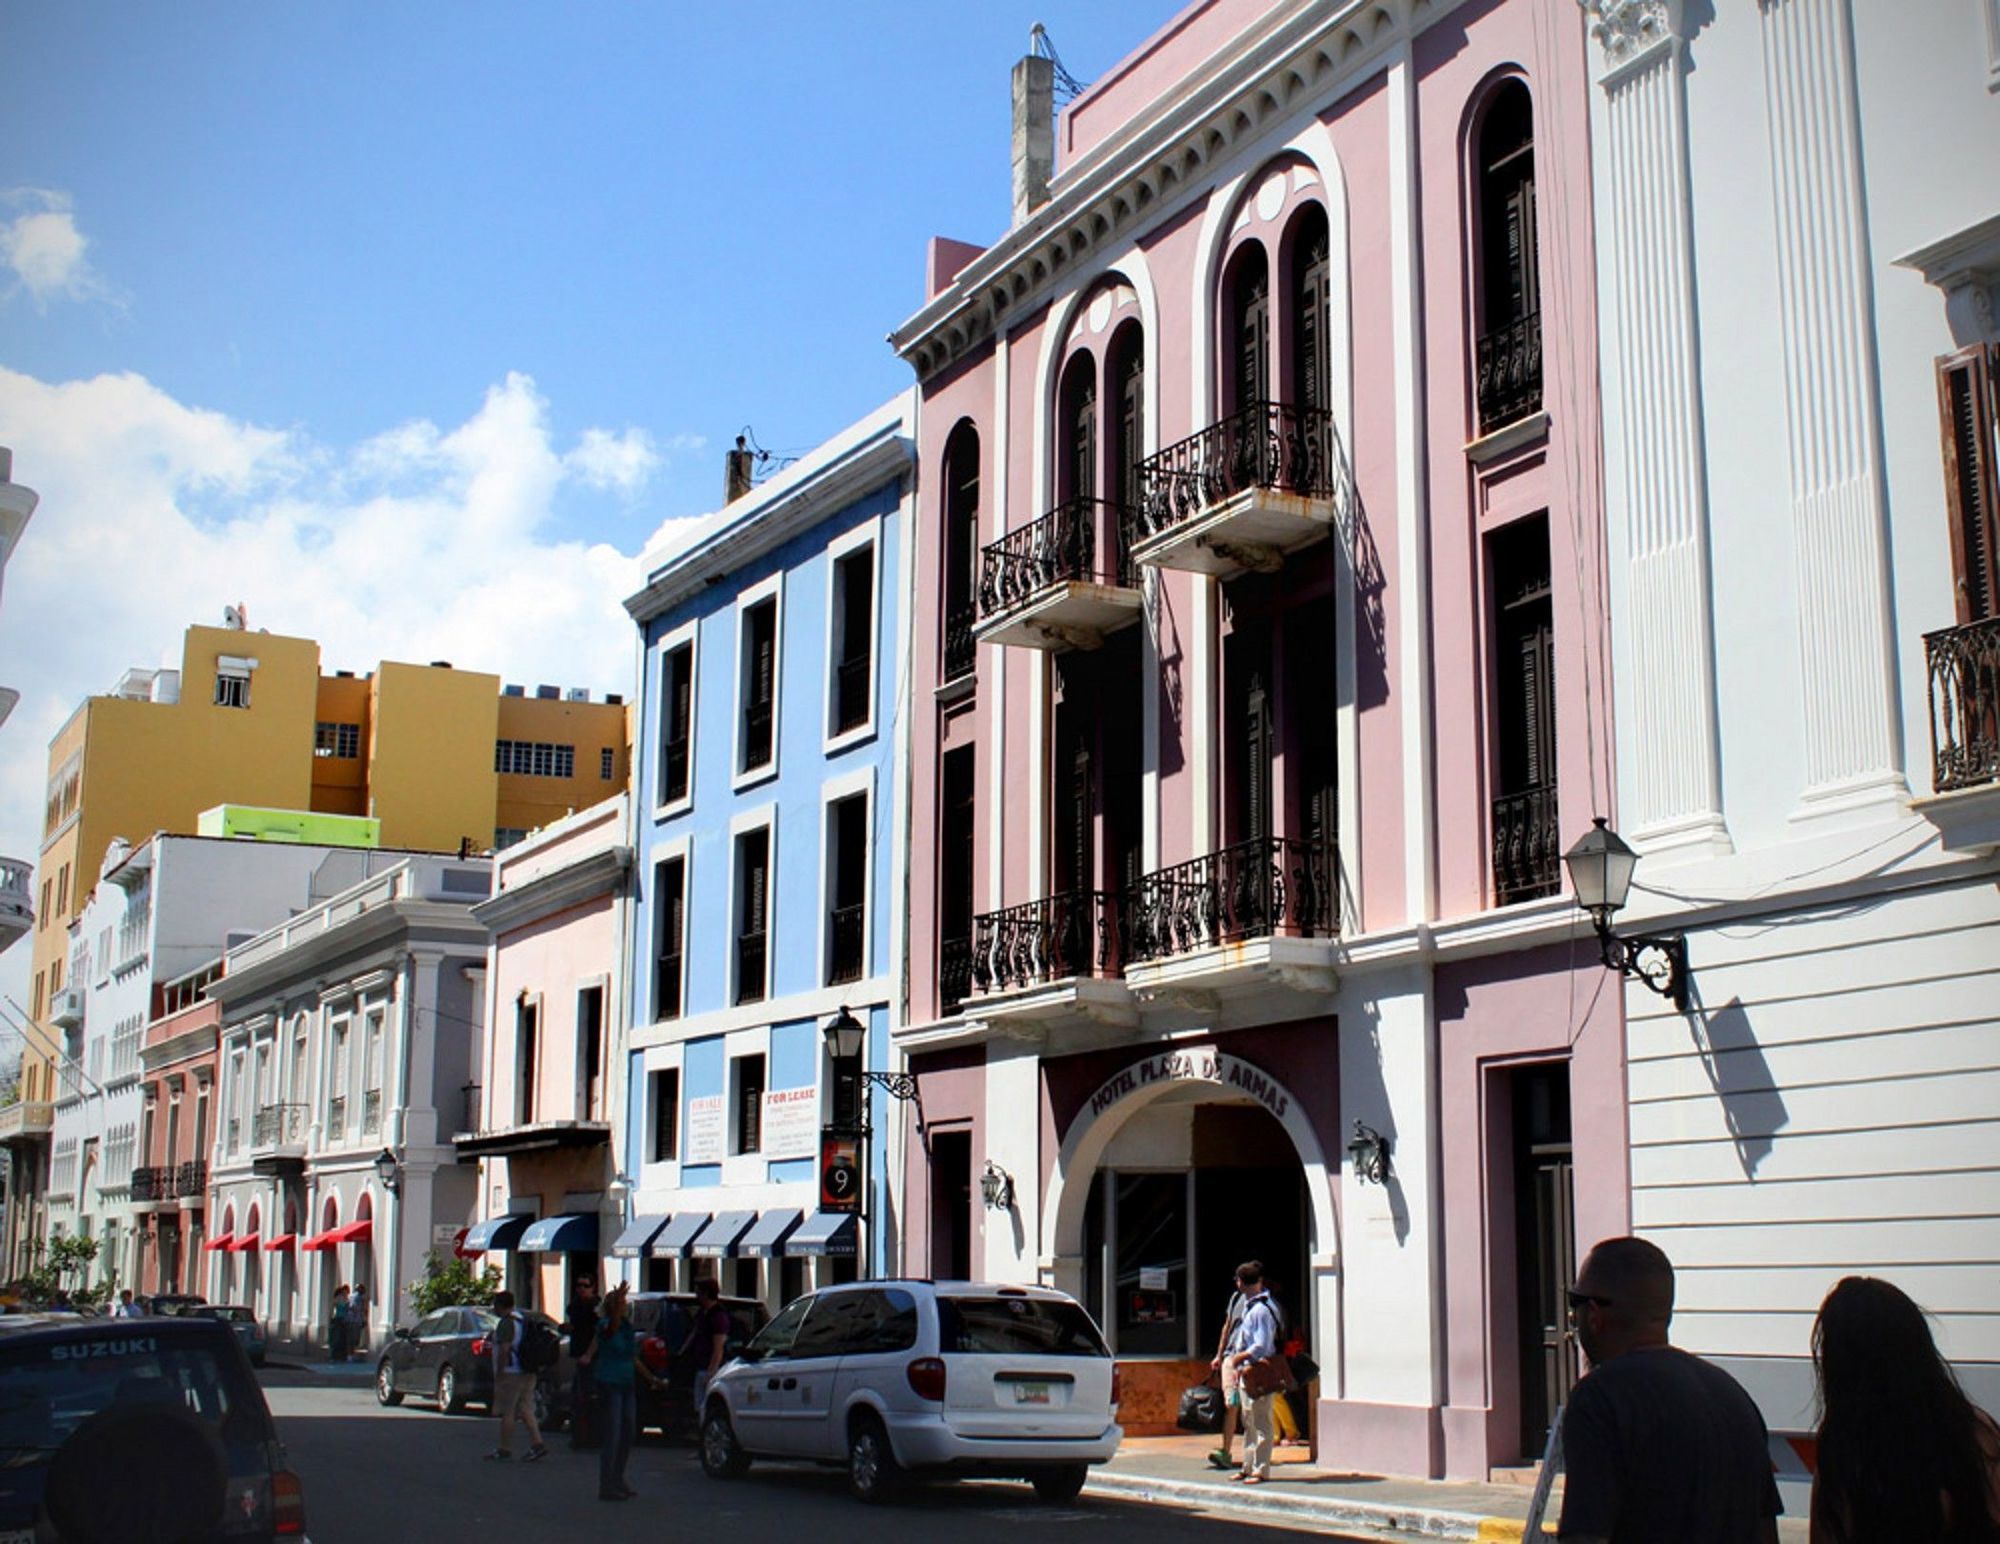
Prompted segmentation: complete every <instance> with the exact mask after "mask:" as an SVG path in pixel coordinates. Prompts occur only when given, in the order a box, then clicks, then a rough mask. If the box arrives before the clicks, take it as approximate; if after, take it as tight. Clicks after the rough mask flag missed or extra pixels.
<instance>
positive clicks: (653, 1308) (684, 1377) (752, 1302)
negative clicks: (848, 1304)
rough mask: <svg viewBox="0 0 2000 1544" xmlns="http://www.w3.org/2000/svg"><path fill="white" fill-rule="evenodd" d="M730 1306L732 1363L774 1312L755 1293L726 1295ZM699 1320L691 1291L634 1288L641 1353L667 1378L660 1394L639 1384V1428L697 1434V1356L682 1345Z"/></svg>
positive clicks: (725, 1302) (727, 1353)
mask: <svg viewBox="0 0 2000 1544" xmlns="http://www.w3.org/2000/svg"><path fill="white" fill-rule="evenodd" d="M722 1306H723V1307H724V1308H726V1309H728V1310H729V1322H730V1334H729V1343H728V1346H727V1348H726V1350H725V1351H724V1352H723V1360H724V1361H728V1360H729V1359H730V1358H731V1357H733V1356H735V1355H736V1353H737V1352H739V1351H741V1350H742V1349H743V1347H744V1346H746V1345H748V1344H749V1343H750V1337H751V1336H753V1335H755V1334H756V1333H757V1331H759V1330H761V1329H762V1328H763V1327H764V1323H765V1321H766V1320H767V1319H769V1318H770V1317H771V1315H770V1311H769V1310H768V1309H766V1308H765V1307H764V1305H763V1303H761V1302H760V1301H758V1300H757V1299H756V1298H754V1297H725V1298H723V1299H722ZM693 1324H694V1294H693V1293H692V1292H634V1293H633V1294H632V1327H633V1329H635V1330H637V1331H638V1332H639V1355H640V1356H641V1357H643V1358H644V1359H645V1363H646V1365H647V1366H648V1367H649V1368H651V1369H652V1370H653V1373H654V1374H655V1375H656V1376H658V1377H662V1378H665V1379H666V1380H667V1386H666V1388H665V1389H663V1390H661V1391H660V1392H658V1393H655V1392H654V1391H653V1390H652V1389H651V1388H650V1387H648V1386H647V1385H645V1384H643V1383H642V1384H640V1386H639V1390H638V1394H639V1429H640V1430H641V1431H645V1430H647V1429H648V1428H651V1429H653V1430H656V1431H658V1432H660V1433H661V1434H662V1435H664V1436H668V1437H687V1438H689V1439H690V1440H692V1438H693V1437H694V1435H695V1432H696V1426H695V1419H694V1375H695V1372H696V1368H695V1365H694V1357H693V1356H692V1355H691V1354H689V1353H688V1352H686V1351H685V1350H684V1349H683V1348H684V1347H685V1346H686V1344H687V1338H688V1330H689V1328H690V1327H691V1326H692V1325H693Z"/></svg>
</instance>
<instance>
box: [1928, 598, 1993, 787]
mask: <svg viewBox="0 0 2000 1544" xmlns="http://www.w3.org/2000/svg"><path fill="white" fill-rule="evenodd" d="M1924 660H1925V664H1926V666H1927V668H1928V671H1929V675H1930V705H1931V789H1932V791H1933V792H1936V793H1950V792H1952V791H1954V790H1956V789H1960V788H1980V787H1984V786H1985V785H1986V784H1988V783H1995V782H2000V617H1988V618H1987V619H1986V620H1985V621H1983V622H1968V623H1966V625H1965V626H1963V627H1947V628H1944V629H1943V630H1942V631H1939V632H1935V633H1926V634H1924Z"/></svg>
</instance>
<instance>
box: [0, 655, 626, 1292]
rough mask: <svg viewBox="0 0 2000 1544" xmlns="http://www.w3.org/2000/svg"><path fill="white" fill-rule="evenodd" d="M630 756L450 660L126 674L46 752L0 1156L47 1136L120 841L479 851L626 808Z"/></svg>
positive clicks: (584, 705) (615, 738) (273, 663)
mask: <svg viewBox="0 0 2000 1544" xmlns="http://www.w3.org/2000/svg"><path fill="white" fill-rule="evenodd" d="M629 750H630V735H629V730H628V717H627V709H626V707H625V705H624V704H623V702H622V700H621V699H620V698H618V697H616V696H600V697H599V698H598V699H597V700H596V701H591V700H589V694H588V693H586V692H582V691H571V692H568V693H564V692H561V691H559V690H558V689H557V688H554V687H547V686H544V687H540V688H537V689H536V690H535V692H534V693H533V694H532V695H531V694H530V693H528V692H527V691H526V690H524V689H523V688H521V687H517V686H508V687H505V688H504V689H503V688H502V684H501V681H500V678H499V677H498V676H495V675H487V674H484V673H481V672H479V671H472V670H458V669H454V668H453V667H452V666H451V665H450V664H448V663H445V662H442V661H439V662H435V663H433V664H430V665H405V664H395V663H390V662H384V663H383V664H381V665H380V666H379V667H378V668H377V669H375V670H374V671H372V672H370V673H369V674H366V675H362V676H356V675H354V674H353V673H352V672H351V671H336V672H335V673H333V674H332V675H323V674H322V673H321V672H320V659H319V645H318V644H317V643H315V642H314V641H313V640H311V639H309V638H285V637H280V636H278V635H277V634H275V633H262V632H257V633H253V632H249V631H246V630H244V629H242V628H240V627H233V626H232V627H190V628H189V629H188V631H187V637H186V639H185V641H184V643H183V645H182V651H181V667H180V669H179V670H178V671H173V670H132V671H128V672H126V674H125V676H124V678H123V679H122V680H120V681H119V683H118V685H117V686H116V687H115V688H114V689H113V690H112V691H111V692H109V693H107V694H105V695H103V696H97V697H89V698H86V699H85V700H84V702H83V703H82V704H81V705H80V706H79V707H78V708H77V710H76V712H75V713H73V714H72V715H70V718H69V721H68V722H67V723H65V724H64V725H63V727H62V728H61V729H60V730H58V731H57V733H56V736H55V738H54V739H53V740H52V741H50V743H49V782H48V808H47V815H46V820H45V823H44V826H43V830H42V850H41V861H40V864H39V866H38V868H37V872H36V885H37V897H36V898H37V900H38V901H39V902H40V905H39V906H38V908H37V910H36V913H35V929H34V963H33V975H32V977H31V982H30V987H29V992H30V1002H29V1009H30V1016H31V1018H32V1020H33V1024H32V1026H31V1035H32V1036H33V1041H32V1042H31V1044H30V1045H29V1047H28V1048H27V1050H26V1052H25V1053H24V1055H23V1059H22V1069H21V1090H20V1103H19V1105H18V1106H17V1107H15V1108H12V1109H10V1110H8V1111H7V1112H5V1114H4V1117H0V1141H4V1142H5V1143H6V1144H7V1145H8V1146H9V1147H10V1148H13V1149H14V1150H15V1156H16V1158H17V1160H19V1159H22V1158H25V1157H28V1156H29V1153H28V1152H26V1151H24V1150H23V1149H24V1148H32V1145H33V1144H34V1142H35V1140H36V1138H37V1137H38V1136H42V1137H45V1136H46V1133H47V1130H48V1120H47V1116H46V1114H45V1113H44V1112H47V1111H48V1110H49V1109H50V1106H49V1104H48V1101H50V1100H51V1099H52V1098H53V1097H54V1094H53V1089H54V1066H53V1061H52V1054H53V1051H54V1048H55V1045H56V1040H55V1033H56V1032H55V1031H54V1030H53V1029H52V1028H51V1027H50V1026H49V1020H50V1018H51V1017H53V1016H54V1014H55V1011H56V1005H57V1000H58V995H59V994H60V993H62V992H63V991H64V990H65V989H66V988H67V987H68V986H69V982H68V981H67V980H66V979H65V976H66V972H67V970H68V968H69V958H68V957H69V924H70V922H71V921H72V920H73V919H74V918H75V917H76V916H77V914H78V913H79V912H80V911H81V910H82V909H83V903H84V900H85V898H86V897H87V896H88V895H89V893H90V890H91V887H92V886H93V885H94V884H95V883H96V881H97V871H98V866H99V865H100V864H101V863H102V862H103V859H104V853H105V849H106V848H107V847H108V846H109V845H110V843H111V841H112V839H113V838H115V837H121V836H122V837H124V838H125V839H126V840H128V841H131V842H134V843H138V842H142V841H144V840H145V839H146V838H147V837H150V836H152V835H153V834H154V833H155V832H158V831H171V832H176V833H192V832H193V831H194V830H195V828H196V821H197V818H198V816H199V815H200V813H201V811H203V810H205V809H208V808H210V807H211V806H213V805H217V804H224V803H228V804H247V805H259V806H264V807H266V808H271V809H310V810H318V811H321V812H323V813H326V814H337V815H367V816H372V817H374V818H375V819H376V820H379V821H380V822H381V842H382V845H383V846H384V847H392V848H406V849H413V850H429V851H438V852H456V851H459V850H460V849H461V848H462V847H466V846H470V848H472V849H473V850H476V851H484V850H485V849H487V848H489V847H492V846H496V845H498V846H504V845H506V844H507V843H509V842H511V841H514V840H518V839H519V837H520V836H522V835H524V834H525V833H526V832H528V831H531V830H534V829H535V828H537V827H539V826H544V825H548V824H549V823H551V822H553V821H556V820H559V819H561V818H562V817H563V816H564V815H566V814H568V813H569V812H570V811H572V810H578V809H583V808H585V807H586V806H589V805H592V804H596V803H598V802H600V801H601V800H603V799H606V798H608V797H610V796H611V795H613V794H615V793H617V792H619V791H620V790H622V789H623V788H624V787H625V786H626V781H627V776H628V769H629V762H630V754H629ZM14 1223H15V1219H12V1218H10V1222H9V1231H10V1233H11V1232H13V1231H14ZM11 1254H12V1251H11V1250H10V1251H9V1255H10V1256H11Z"/></svg>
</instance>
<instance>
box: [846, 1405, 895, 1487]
mask: <svg viewBox="0 0 2000 1544" xmlns="http://www.w3.org/2000/svg"><path fill="white" fill-rule="evenodd" d="M902 1482H903V1468H902V1465H900V1464H898V1463H897V1462H896V1451H895V1449H894V1448H892V1447H890V1446H889V1433H888V1432H887V1431H886V1430H884V1429H883V1426H882V1422H881V1421H880V1420H879V1419H878V1418H877V1417H876V1416H874V1415H859V1416H856V1417H855V1419H854V1425H853V1428H852V1429H851V1430H850V1431H849V1432H848V1434H847V1486H848V1489H850V1490H852V1491H853V1492H854V1494H855V1495H856V1496H858V1497H860V1498H861V1499H862V1500H863V1501H867V1502H876V1501H887V1500H888V1499H889V1498H890V1497H891V1496H893V1495H895V1494H896V1492H897V1491H898V1490H900V1489H901V1488H902Z"/></svg>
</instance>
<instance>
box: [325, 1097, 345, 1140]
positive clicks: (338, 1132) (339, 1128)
mask: <svg viewBox="0 0 2000 1544" xmlns="http://www.w3.org/2000/svg"><path fill="white" fill-rule="evenodd" d="M346 1135H347V1095H345V1094H335V1095H334V1096H333V1097H332V1098H331V1099H329V1100H327V1102H326V1140H327V1141H329V1142H338V1141H339V1140H340V1139H341V1138H343V1137H345V1136H346Z"/></svg>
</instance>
